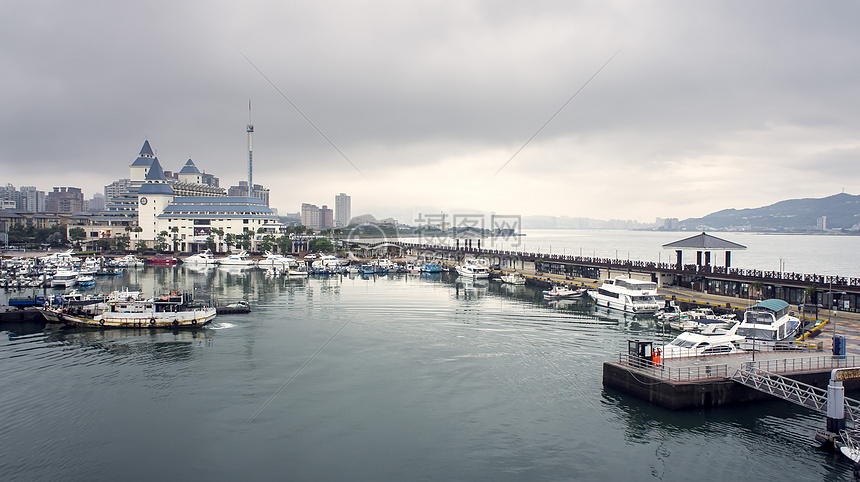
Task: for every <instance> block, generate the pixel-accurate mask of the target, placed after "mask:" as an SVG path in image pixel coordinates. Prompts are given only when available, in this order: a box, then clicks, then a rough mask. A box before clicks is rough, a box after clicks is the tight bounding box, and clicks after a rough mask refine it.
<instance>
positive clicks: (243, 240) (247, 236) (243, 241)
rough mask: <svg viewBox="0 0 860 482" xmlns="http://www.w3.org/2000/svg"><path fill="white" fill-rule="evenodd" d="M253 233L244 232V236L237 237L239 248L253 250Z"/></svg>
mask: <svg viewBox="0 0 860 482" xmlns="http://www.w3.org/2000/svg"><path fill="white" fill-rule="evenodd" d="M253 235H254V233H253V231H242V234H237V235H236V241H237V246H239V247H241V248H242V249H244V250H245V251H250V250H251V236H253Z"/></svg>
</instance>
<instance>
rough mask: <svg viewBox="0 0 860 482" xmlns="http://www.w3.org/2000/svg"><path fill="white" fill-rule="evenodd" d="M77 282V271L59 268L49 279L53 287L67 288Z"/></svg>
mask: <svg viewBox="0 0 860 482" xmlns="http://www.w3.org/2000/svg"><path fill="white" fill-rule="evenodd" d="M77 282H78V272H77V271H72V270H67V269H61V270H58V271H57V272H56V273H54V277H53V279H52V280H51V286H53V287H55V288H68V287H70V286H74V285H75V283H77Z"/></svg>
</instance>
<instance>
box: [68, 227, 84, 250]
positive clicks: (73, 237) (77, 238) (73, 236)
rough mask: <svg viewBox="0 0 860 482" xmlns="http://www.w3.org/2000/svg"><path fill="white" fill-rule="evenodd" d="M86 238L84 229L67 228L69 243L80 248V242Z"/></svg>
mask: <svg viewBox="0 0 860 482" xmlns="http://www.w3.org/2000/svg"><path fill="white" fill-rule="evenodd" d="M86 238H87V232H86V231H84V228H81V227H74V228H69V241H71V242H72V243H74V244H76V245H78V246H80V244H81V241H83V240H84V239H86Z"/></svg>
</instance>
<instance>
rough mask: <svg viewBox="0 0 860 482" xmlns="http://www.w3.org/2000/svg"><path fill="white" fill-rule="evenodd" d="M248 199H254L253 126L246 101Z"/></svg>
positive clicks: (249, 107) (249, 106)
mask: <svg viewBox="0 0 860 482" xmlns="http://www.w3.org/2000/svg"><path fill="white" fill-rule="evenodd" d="M246 130H247V131H248V197H254V148H253V136H254V124H251V101H250V100H249V101H248V128H247V129H246Z"/></svg>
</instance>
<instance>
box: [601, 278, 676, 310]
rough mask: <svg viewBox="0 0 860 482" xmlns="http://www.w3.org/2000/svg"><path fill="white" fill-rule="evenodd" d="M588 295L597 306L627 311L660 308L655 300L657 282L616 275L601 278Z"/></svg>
mask: <svg viewBox="0 0 860 482" xmlns="http://www.w3.org/2000/svg"><path fill="white" fill-rule="evenodd" d="M588 296H590V297H591V298H593V299H594V303H595V304H596V305H597V306H605V307H607V308H612V309H616V310H621V311H626V312H628V313H654V312H656V311H657V310H659V309H660V304H659V303H658V302H657V283H653V282H651V281H641V280H637V279H633V278H625V277H621V276H619V277H617V278H615V279H607V280H603V284H601V285H600V287H599V288H597V289H596V290H589V291H588Z"/></svg>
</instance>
